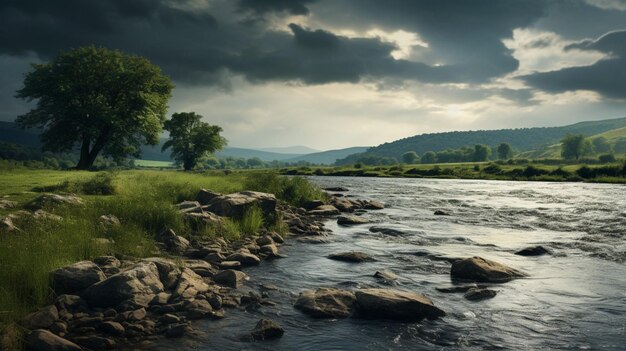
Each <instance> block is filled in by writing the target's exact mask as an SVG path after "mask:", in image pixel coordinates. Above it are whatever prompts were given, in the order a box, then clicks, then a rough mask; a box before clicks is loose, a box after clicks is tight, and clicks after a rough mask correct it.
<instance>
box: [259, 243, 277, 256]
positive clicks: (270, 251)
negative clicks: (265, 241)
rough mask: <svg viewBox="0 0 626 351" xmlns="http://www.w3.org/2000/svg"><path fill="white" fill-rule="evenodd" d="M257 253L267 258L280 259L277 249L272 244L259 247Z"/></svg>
mask: <svg viewBox="0 0 626 351" xmlns="http://www.w3.org/2000/svg"><path fill="white" fill-rule="evenodd" d="M259 253H260V254H262V255H266V256H267V257H280V256H279V254H278V248H277V247H276V245H274V244H269V245H263V246H261V249H260V250H259Z"/></svg>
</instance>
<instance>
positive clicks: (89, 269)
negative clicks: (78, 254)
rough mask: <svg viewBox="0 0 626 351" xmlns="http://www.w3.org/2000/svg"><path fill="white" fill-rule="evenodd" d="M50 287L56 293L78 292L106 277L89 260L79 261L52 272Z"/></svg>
mask: <svg viewBox="0 0 626 351" xmlns="http://www.w3.org/2000/svg"><path fill="white" fill-rule="evenodd" d="M51 276H52V289H53V290H54V292H56V293H57V294H72V293H77V292H80V291H82V290H84V289H86V288H88V287H90V286H91V285H93V284H95V283H98V282H100V281H103V280H104V279H106V275H105V274H104V272H103V271H102V270H101V269H100V267H98V265H96V264H95V263H93V262H91V261H80V262H77V263H74V264H71V265H69V266H65V267H62V268H59V269H57V270H55V271H53V272H52V274H51Z"/></svg>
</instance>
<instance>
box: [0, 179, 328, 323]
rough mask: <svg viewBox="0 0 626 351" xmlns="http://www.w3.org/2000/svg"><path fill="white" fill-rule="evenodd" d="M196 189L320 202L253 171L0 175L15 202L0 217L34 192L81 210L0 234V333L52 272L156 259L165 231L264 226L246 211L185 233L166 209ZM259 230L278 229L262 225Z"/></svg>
mask: <svg viewBox="0 0 626 351" xmlns="http://www.w3.org/2000/svg"><path fill="white" fill-rule="evenodd" d="M201 188H207V189H211V190H213V191H217V192H222V193H231V192H236V191H241V190H256V191H267V192H272V193H275V194H276V195H277V197H278V198H280V199H282V200H285V201H287V202H290V203H292V204H294V205H298V204H301V203H302V202H304V201H308V200H310V199H319V198H320V197H322V196H323V195H322V192H321V191H320V190H319V189H318V188H316V187H314V186H312V185H311V184H309V183H308V182H307V181H305V180H304V179H302V178H287V177H278V176H276V175H275V174H272V173H267V174H266V173H261V172H241V173H231V174H228V175H226V174H224V173H223V172H215V173H202V174H200V173H185V172H178V171H156V170H131V171H120V172H115V173H110V172H102V173H93V172H83V171H52V170H25V169H16V170H11V171H7V170H4V171H0V198H2V199H4V200H10V201H14V202H16V203H17V207H15V208H12V209H3V210H0V217H2V216H4V215H8V214H10V213H16V212H18V211H20V210H23V205H24V204H26V203H27V202H28V201H30V200H31V199H33V198H35V197H36V196H38V195H39V194H40V193H42V192H53V193H77V194H78V195H79V196H80V197H81V198H82V199H83V200H84V202H85V204H84V205H82V206H76V205H75V206H70V207H65V208H63V207H61V208H48V209H46V210H47V211H48V212H50V213H53V214H55V215H59V216H61V217H62V218H63V219H62V220H60V221H59V220H54V219H49V220H41V219H37V220H36V219H33V218H32V217H29V216H24V218H22V217H19V218H18V219H16V220H15V221H14V222H15V224H16V226H17V227H18V228H20V229H21V231H20V232H8V233H4V232H0V267H1V269H0V329H2V330H6V329H7V328H8V326H11V328H10V329H12V328H13V327H15V326H16V324H15V323H14V321H16V320H17V319H19V318H20V317H21V316H23V315H24V314H26V313H27V312H29V311H31V310H33V308H36V307H37V306H41V305H44V304H46V303H48V302H49V301H50V300H51V299H52V298H53V293H52V291H51V290H50V288H49V272H50V271H52V270H54V269H56V268H58V267H61V266H63V265H67V264H70V263H73V262H77V261H80V260H85V259H90V258H93V257H95V256H98V255H104V254H121V255H129V256H134V257H145V256H149V255H159V254H160V253H159V252H158V250H157V249H156V247H155V245H154V240H153V237H154V236H155V235H156V234H157V233H158V232H159V231H160V230H162V228H165V227H168V228H172V229H173V230H174V231H176V233H177V234H179V235H183V236H188V237H189V236H191V235H207V236H223V237H226V238H227V239H230V240H237V239H238V238H240V237H241V236H243V235H247V234H250V233H253V232H255V231H256V230H258V229H259V226H260V225H261V224H263V223H264V221H265V219H263V218H260V217H259V216H260V212H258V211H256V212H255V211H250V214H249V215H248V216H244V218H243V219H241V220H237V221H234V220H233V221H227V225H225V226H224V228H204V229H203V230H201V231H198V229H197V228H194V230H193V231H192V229H191V228H189V227H188V225H187V223H186V222H185V221H184V220H183V218H182V216H181V214H180V213H179V212H178V211H177V210H176V209H175V208H174V206H172V205H173V204H175V203H177V202H180V201H183V200H189V199H194V198H195V196H196V194H197V192H198V190H199V189H201ZM108 214H112V215H115V216H117V217H118V218H119V219H120V222H121V226H119V227H117V228H107V227H106V226H103V225H101V224H99V221H98V218H99V217H100V216H102V215H108ZM265 225H266V226H276V228H281V227H284V226H281V223H268V222H267V221H265ZM192 232H193V234H192ZM96 239H97V240H96ZM102 239H107V240H102Z"/></svg>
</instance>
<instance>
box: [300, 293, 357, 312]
mask: <svg viewBox="0 0 626 351" xmlns="http://www.w3.org/2000/svg"><path fill="white" fill-rule="evenodd" d="M355 301H356V297H355V296H354V293H353V292H351V291H347V290H340V289H335V288H318V289H317V290H306V291H304V292H302V293H300V296H299V297H298V300H296V304H295V305H294V307H295V308H297V309H299V310H301V311H302V312H304V313H306V314H308V315H310V316H312V317H316V318H345V317H348V316H350V315H351V314H352V307H353V305H354V303H355Z"/></svg>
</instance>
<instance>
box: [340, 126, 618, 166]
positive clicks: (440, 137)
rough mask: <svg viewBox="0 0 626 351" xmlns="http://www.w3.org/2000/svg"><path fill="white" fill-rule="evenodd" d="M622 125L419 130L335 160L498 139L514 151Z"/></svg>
mask: <svg viewBox="0 0 626 351" xmlns="http://www.w3.org/2000/svg"><path fill="white" fill-rule="evenodd" d="M623 127H626V117H622V118H615V119H605V120H599V121H586V122H579V123H575V124H571V125H566V126H562V127H535V128H518V129H496V130H476V131H454V132H443V133H429V134H420V135H415V136H412V137H408V138H404V139H399V140H396V141H393V142H389V143H384V144H381V145H378V146H375V147H372V148H369V149H368V150H367V151H366V152H365V153H361V154H353V155H350V156H348V157H346V158H344V159H341V160H338V161H337V165H343V164H350V163H354V162H356V161H357V160H358V159H359V158H360V157H363V156H367V155H375V156H385V157H395V158H396V159H398V160H401V158H402V154H404V153H405V152H407V151H415V152H417V153H418V154H419V155H420V156H421V155H423V154H424V153H426V152H428V151H435V152H437V151H442V150H445V149H448V148H460V147H463V146H472V145H476V144H485V145H489V146H491V147H492V148H495V147H496V146H497V145H498V144H500V143H509V144H511V146H512V147H513V148H514V149H515V150H516V151H529V150H533V149H539V148H543V147H545V146H547V145H551V144H555V143H558V141H559V140H560V139H561V138H562V137H563V136H564V135H566V134H568V133H570V134H583V135H585V136H591V135H595V134H600V133H604V132H606V131H609V130H612V129H618V128H623Z"/></svg>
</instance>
